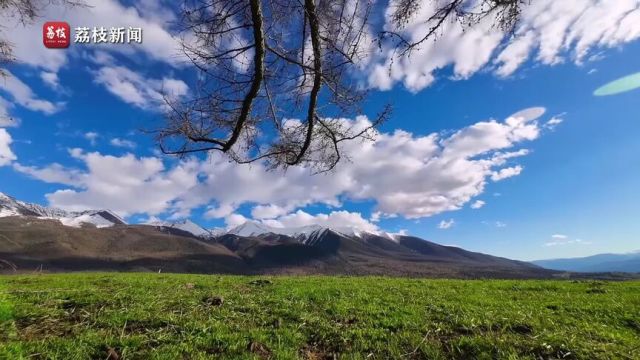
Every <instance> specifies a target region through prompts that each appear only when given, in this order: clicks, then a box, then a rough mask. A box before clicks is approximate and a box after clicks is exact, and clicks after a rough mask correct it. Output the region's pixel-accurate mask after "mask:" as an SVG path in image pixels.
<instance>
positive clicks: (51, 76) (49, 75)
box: [40, 71, 62, 90]
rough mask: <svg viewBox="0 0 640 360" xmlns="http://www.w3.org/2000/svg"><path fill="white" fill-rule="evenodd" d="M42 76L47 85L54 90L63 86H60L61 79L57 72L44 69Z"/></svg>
mask: <svg viewBox="0 0 640 360" xmlns="http://www.w3.org/2000/svg"><path fill="white" fill-rule="evenodd" d="M40 78H41V79H42V81H43V82H44V83H45V84H46V85H47V86H49V87H50V88H52V89H53V90H60V89H61V88H62V87H61V86H60V79H59V78H58V74H57V73H55V72H51V71H42V72H41V73H40Z"/></svg>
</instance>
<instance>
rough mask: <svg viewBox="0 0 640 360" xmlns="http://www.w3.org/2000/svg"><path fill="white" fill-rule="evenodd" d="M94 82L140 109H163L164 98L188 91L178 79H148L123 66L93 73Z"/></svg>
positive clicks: (107, 67)
mask: <svg viewBox="0 0 640 360" xmlns="http://www.w3.org/2000/svg"><path fill="white" fill-rule="evenodd" d="M95 82H96V83H98V84H101V85H103V86H104V87H105V88H106V89H107V90H108V91H109V92H110V93H112V94H113V95H115V96H117V97H118V98H120V99H121V100H122V101H124V102H126V103H128V104H131V105H134V106H137V107H139V108H141V109H147V110H158V109H163V108H164V105H165V103H164V96H165V95H166V96H168V97H170V98H171V97H180V96H183V95H186V94H187V92H188V91H189V87H188V86H187V84H186V83H185V82H184V81H182V80H178V79H172V78H167V77H165V78H163V79H149V78H147V77H144V76H142V75H140V74H139V73H137V72H134V71H132V70H130V69H128V68H126V67H123V66H104V67H102V68H100V69H99V70H98V71H97V72H96V73H95Z"/></svg>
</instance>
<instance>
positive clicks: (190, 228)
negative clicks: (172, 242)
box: [147, 219, 212, 237]
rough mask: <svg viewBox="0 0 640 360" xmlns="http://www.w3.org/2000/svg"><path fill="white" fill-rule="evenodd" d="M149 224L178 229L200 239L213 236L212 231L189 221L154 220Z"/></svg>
mask: <svg viewBox="0 0 640 360" xmlns="http://www.w3.org/2000/svg"><path fill="white" fill-rule="evenodd" d="M147 224H148V225H153V226H161V227H167V228H172V229H178V230H181V231H185V232H188V233H190V234H193V235H195V236H198V237H209V236H211V235H212V233H211V231H209V230H207V229H205V228H203V227H202V226H200V225H198V224H196V223H194V222H193V221H191V220H189V219H185V220H182V221H175V222H169V221H160V220H154V221H151V222H148V223H147Z"/></svg>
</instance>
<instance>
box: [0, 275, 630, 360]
mask: <svg viewBox="0 0 640 360" xmlns="http://www.w3.org/2000/svg"><path fill="white" fill-rule="evenodd" d="M0 322H1V325H0V358H2V359H5V358H6V359H64V360H70V359H211V358H229V359H298V358H300V359H324V358H340V359H476V358H477V359H556V358H557V359H640V282H637V281H635V282H592V281H588V282H576V281H501V280H486V281H480V280H478V281H465V280H418V279H397V278H377V277H359V278H353V277H320V276H318V277H259V278H258V277H242V276H215V275H211V276H206V275H169V274H166V275H165V274H149V273H147V274H67V275H29V276H4V277H0Z"/></svg>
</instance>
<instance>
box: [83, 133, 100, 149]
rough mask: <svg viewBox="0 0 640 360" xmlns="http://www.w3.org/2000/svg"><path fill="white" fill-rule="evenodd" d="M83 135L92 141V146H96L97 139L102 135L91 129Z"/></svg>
mask: <svg viewBox="0 0 640 360" xmlns="http://www.w3.org/2000/svg"><path fill="white" fill-rule="evenodd" d="M83 137H84V138H85V139H87V140H89V142H90V143H91V146H96V141H97V140H98V137H100V134H98V133H97V132H94V131H89V132H87V133H85V134H84V135H83Z"/></svg>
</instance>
